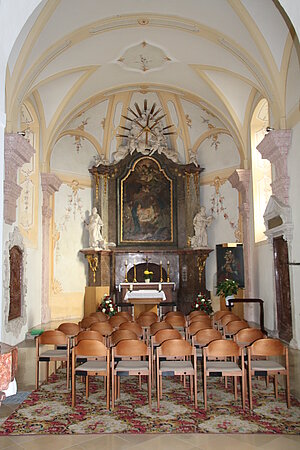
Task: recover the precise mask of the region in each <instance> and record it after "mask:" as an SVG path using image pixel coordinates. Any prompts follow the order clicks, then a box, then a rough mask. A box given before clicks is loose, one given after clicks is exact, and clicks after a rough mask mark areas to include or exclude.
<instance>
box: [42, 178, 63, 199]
mask: <svg viewBox="0 0 300 450" xmlns="http://www.w3.org/2000/svg"><path fill="white" fill-rule="evenodd" d="M41 184H42V191H43V193H48V194H50V195H52V194H54V192H57V191H58V190H59V188H60V186H61V184H62V181H61V180H60V179H59V178H58V176H57V175H55V174H54V173H41Z"/></svg>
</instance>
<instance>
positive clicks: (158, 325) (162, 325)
mask: <svg viewBox="0 0 300 450" xmlns="http://www.w3.org/2000/svg"><path fill="white" fill-rule="evenodd" d="M172 329H173V327H172V325H171V324H170V323H168V322H166V321H164V320H163V321H162V322H154V323H153V324H152V325H151V326H150V335H151V336H152V335H153V334H155V333H157V331H159V330H172Z"/></svg>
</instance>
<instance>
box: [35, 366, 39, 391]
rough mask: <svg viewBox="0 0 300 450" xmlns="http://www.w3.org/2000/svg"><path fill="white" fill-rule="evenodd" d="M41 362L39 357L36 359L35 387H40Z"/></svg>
mask: <svg viewBox="0 0 300 450" xmlns="http://www.w3.org/2000/svg"><path fill="white" fill-rule="evenodd" d="M39 364H40V362H39V360H38V359H37V361H36V365H35V388H36V389H38V388H39V377H40V366H39Z"/></svg>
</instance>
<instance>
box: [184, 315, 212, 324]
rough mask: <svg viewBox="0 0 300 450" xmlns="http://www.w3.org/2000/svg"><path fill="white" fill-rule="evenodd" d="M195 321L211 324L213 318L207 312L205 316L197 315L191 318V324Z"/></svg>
mask: <svg viewBox="0 0 300 450" xmlns="http://www.w3.org/2000/svg"><path fill="white" fill-rule="evenodd" d="M194 322H201V323H205V324H208V325H209V326H210V325H211V319H210V317H209V316H208V315H207V314H206V315H205V316H202V315H196V316H194V317H192V318H191V319H190V320H189V324H192V323H194Z"/></svg>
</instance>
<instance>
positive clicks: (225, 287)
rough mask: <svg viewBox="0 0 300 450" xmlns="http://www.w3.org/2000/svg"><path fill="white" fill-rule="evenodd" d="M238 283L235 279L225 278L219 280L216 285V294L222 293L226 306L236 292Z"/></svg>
mask: <svg viewBox="0 0 300 450" xmlns="http://www.w3.org/2000/svg"><path fill="white" fill-rule="evenodd" d="M238 289H239V285H238V283H237V282H236V281H234V280H231V279H229V278H226V279H225V280H224V281H221V282H220V283H219V284H218V286H217V295H222V294H223V295H224V297H225V303H226V306H229V305H230V303H229V300H231V299H234V296H235V295H236V294H237V292H238Z"/></svg>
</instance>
